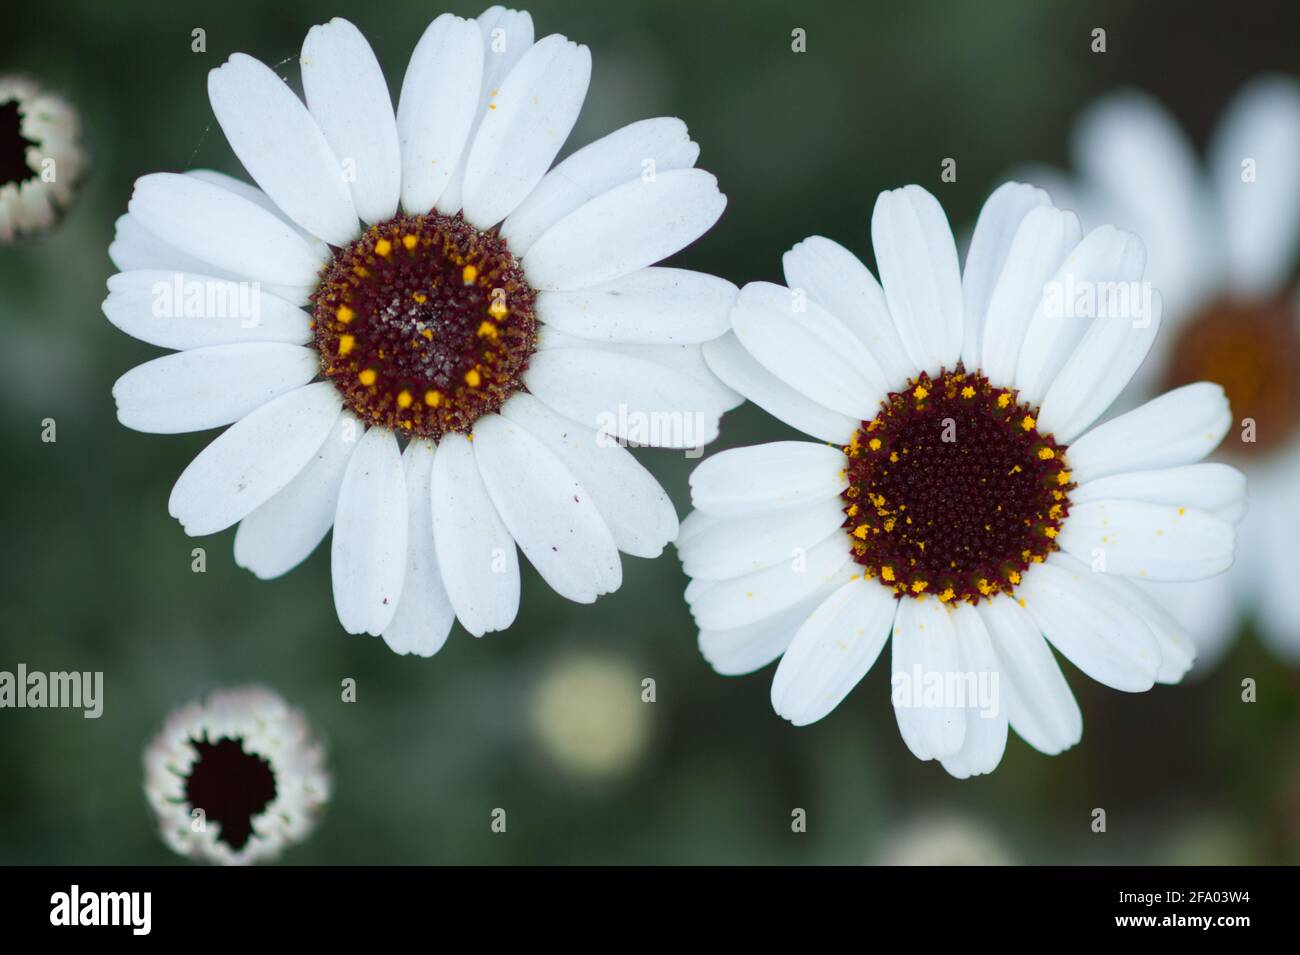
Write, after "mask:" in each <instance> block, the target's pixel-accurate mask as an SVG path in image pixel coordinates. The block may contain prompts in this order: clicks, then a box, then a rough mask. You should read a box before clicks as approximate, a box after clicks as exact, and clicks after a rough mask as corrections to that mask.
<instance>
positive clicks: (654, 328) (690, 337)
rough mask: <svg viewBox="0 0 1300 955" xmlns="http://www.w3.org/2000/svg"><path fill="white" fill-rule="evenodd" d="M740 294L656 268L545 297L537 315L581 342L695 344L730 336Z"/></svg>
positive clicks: (693, 275)
mask: <svg viewBox="0 0 1300 955" xmlns="http://www.w3.org/2000/svg"><path fill="white" fill-rule="evenodd" d="M736 294H737V290H736V286H734V285H732V284H731V283H730V282H728V281H727V280H726V279H720V278H716V277H714V276H712V275H706V274H704V273H703V272H688V271H687V270H685V269H670V268H658V267H652V268H648V269H642V270H641V271H639V272H633V273H631V274H630V275H625V276H623V277H622V278H617V279H614V280H613V281H610V282H604V283H602V284H600V285H595V286H592V287H591V288H586V289H580V290H578V291H574V292H541V293H540V294H539V295H538V296H537V315H538V317H539V318H540V319H541V320H542V321H543V322H546V324H548V325H551V326H552V327H554V328H558V329H559V330H560V331H562V332H565V333H567V334H569V335H577V336H578V337H580V338H591V339H597V340H600V341H607V342H630V343H633V344H678V345H680V344H690V343H698V342H706V341H709V340H710V339H713V338H717V337H718V336H719V335H721V334H723V333H724V332H726V331H727V329H728V328H729V327H730V323H731V306H732V305H733V304H735V301H736Z"/></svg>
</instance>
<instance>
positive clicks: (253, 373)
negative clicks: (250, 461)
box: [113, 342, 320, 434]
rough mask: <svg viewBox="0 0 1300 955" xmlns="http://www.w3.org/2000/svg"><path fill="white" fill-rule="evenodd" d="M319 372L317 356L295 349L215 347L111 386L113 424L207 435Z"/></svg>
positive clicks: (151, 366)
mask: <svg viewBox="0 0 1300 955" xmlns="http://www.w3.org/2000/svg"><path fill="white" fill-rule="evenodd" d="M319 371H320V357H319V356H318V355H317V354H316V352H315V351H313V350H312V349H310V348H303V347H301V346H299V345H285V344H282V343H280V342H247V343H241V344H237V345H213V346H211V347H209V348H195V349H192V350H190V351H183V352H177V353H176V354H173V355H164V356H163V357H162V358H155V359H154V360H153V361H148V362H145V363H144V364H143V365H137V366H136V367H135V368H132V369H131V370H130V371H128V372H127V373H126V374H125V375H123V376H122V377H121V378H119V379H118V380H117V383H116V384H114V385H113V399H114V400H115V401H116V402H117V419H118V420H119V421H120V422H122V424H124V425H126V426H127V427H128V428H134V429H135V430H136V431H152V432H154V433H155V434H180V433H182V432H185V431H206V430H207V429H208V428H219V427H221V426H222V425H227V424H231V423H233V422H235V421H238V420H239V419H240V418H242V417H244V415H246V414H248V413H249V412H250V411H253V410H254V409H255V408H259V407H261V406H262V405H264V404H266V403H267V402H268V401H270V400H271V399H272V398H276V397H279V396H280V395H283V394H285V393H286V392H289V391H293V390H294V389H295V388H298V387H300V386H302V385H305V384H307V382H309V381H311V380H312V379H313V378H315V377H316V375H317V373H318V372H319Z"/></svg>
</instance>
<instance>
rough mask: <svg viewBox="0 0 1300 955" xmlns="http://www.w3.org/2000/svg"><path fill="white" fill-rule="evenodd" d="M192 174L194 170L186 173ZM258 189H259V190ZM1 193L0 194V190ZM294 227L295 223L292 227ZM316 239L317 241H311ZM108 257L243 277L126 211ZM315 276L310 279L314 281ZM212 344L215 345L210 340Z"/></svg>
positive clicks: (125, 264) (291, 296)
mask: <svg viewBox="0 0 1300 955" xmlns="http://www.w3.org/2000/svg"><path fill="white" fill-rule="evenodd" d="M186 175H189V176H194V175H195V173H193V172H191V173H186ZM259 192H260V190H259ZM0 195H3V193H0ZM292 228H293V229H295V230H296V229H297V226H293V227H292ZM312 241H317V240H312ZM108 257H109V258H110V259H111V260H112V262H113V264H114V265H116V266H117V267H118V268H119V269H121V270H122V272H123V273H127V272H138V271H158V272H163V273H165V274H167V275H174V274H175V273H177V272H182V273H188V274H192V275H204V276H210V277H212V278H214V279H221V280H222V281H227V282H228V281H244V279H243V278H242V277H241V276H239V275H236V274H235V273H234V272H231V271H229V270H227V269H222V268H219V267H217V266H215V265H213V264H212V263H211V262H204V261H203V260H202V259H199V258H196V257H194V256H192V255H189V254H187V253H185V252H182V251H181V250H180V249H178V248H176V247H175V246H174V245H171V244H169V243H167V242H164V241H163V240H162V239H160V238H158V236H156V235H154V234H153V233H152V232H150V231H149V230H148V229H146V228H145V227H144V226H142V225H141V224H140V220H139V219H137V218H136V217H135V216H133V215H131V214H130V213H126V214H125V215H121V216H118V218H117V223H116V225H115V226H114V231H113V241H112V242H111V243H110V244H109V247H108ZM315 281H316V280H315V278H314V277H313V278H312V282H313V283H315ZM257 285H260V286H261V287H262V290H263V291H265V292H269V293H271V294H272V295H275V296H277V297H278V298H282V299H284V300H285V301H286V302H289V303H290V304H291V305H306V304H308V303H309V301H310V299H311V293H312V287H311V286H308V285H277V284H275V283H273V282H246V283H245V286H244V287H246V288H250V289H251V288H253V287H256V286H257ZM213 344H218V343H217V342H213Z"/></svg>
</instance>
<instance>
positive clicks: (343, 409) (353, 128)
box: [104, 7, 741, 656]
mask: <svg viewBox="0 0 1300 955" xmlns="http://www.w3.org/2000/svg"><path fill="white" fill-rule="evenodd" d="M300 62H301V66H302V82H303V88H304V90H305V93H306V104H305V105H304V103H303V102H302V101H301V100H300V99H299V98H298V97H297V96H295V95H294V94H293V92H292V91H291V90H290V88H289V86H288V85H287V84H286V83H285V82H284V81H282V80H281V79H280V78H279V77H278V76H276V74H275V73H273V72H272V71H271V70H270V69H268V68H267V67H266V66H264V65H262V64H261V63H259V62H258V61H257V60H254V59H252V58H250V57H248V56H244V55H242V54H236V55H235V56H233V57H231V59H230V61H229V62H228V63H226V64H225V65H224V66H222V67H221V68H219V69H217V70H214V71H213V72H212V73H211V74H210V76H209V83H208V87H209V95H210V99H211V101H212V107H213V111H214V113H215V114H216V117H217V120H218V122H219V123H220V124H221V127H222V129H223V130H224V131H225V133H226V137H227V139H228V140H229V141H230V143H231V146H232V147H233V149H234V151H235V154H236V155H237V156H238V157H239V159H240V161H241V162H242V163H243V164H244V167H245V168H246V169H247V170H248V172H249V174H250V175H251V176H252V178H253V179H254V180H255V181H256V182H257V187H253V186H250V185H247V184H244V183H241V182H238V181H236V180H234V179H231V178H229V177H226V176H222V175H219V174H217V173H213V172H192V173H188V174H184V175H177V174H172V173H159V174H155V175H149V176H145V177H143V178H142V179H140V180H139V181H138V182H137V183H136V185H135V192H134V195H133V196H132V198H131V201H130V204H129V212H128V214H127V215H125V216H123V217H122V218H121V219H119V220H118V225H117V236H116V239H115V241H114V243H113V246H112V248H111V249H110V254H111V256H112V259H113V262H114V263H115V264H116V265H117V266H118V268H120V269H121V270H122V271H121V272H120V273H119V274H117V275H115V276H113V277H112V278H111V279H110V280H109V290H110V294H109V297H108V299H107V301H106V302H105V303H104V311H105V314H107V316H108V318H109V320H110V321H112V322H113V323H114V324H115V325H117V326H118V327H119V328H121V329H122V330H124V331H126V332H128V333H129V334H131V335H134V336H135V337H137V338H141V339H143V340H144V341H147V342H149V343H151V344H155V345H160V346H163V347H166V348H173V349H179V350H180V351H179V353H178V354H174V355H169V356H166V357H163V358H159V359H157V360H155V361H151V362H149V363H147V364H144V365H141V366H140V367H138V368H135V369H133V370H132V371H131V372H129V373H128V374H126V375H124V376H123V377H122V378H121V379H120V380H119V381H118V382H117V384H116V385H115V387H114V396H115V397H116V399H117V404H118V417H119V419H120V420H121V421H122V423H123V424H126V425H127V426H128V427H131V428H135V429H137V430H141V431H154V432H162V433H174V432H183V431H198V430H203V429H207V428H215V427H220V426H224V425H228V424H233V426H232V427H231V428H230V429H229V430H227V431H226V432H225V433H224V434H222V435H221V436H220V437H218V438H217V439H216V440H215V441H213V442H212V444H210V445H209V446H208V447H207V448H206V449H205V450H204V451H203V452H202V453H201V454H200V455H199V456H198V457H197V458H196V459H195V460H194V462H193V463H192V464H191V465H190V466H189V467H188V468H187V469H186V470H185V472H184V473H183V474H182V475H181V477H180V479H179V480H178V481H177V482H176V486H175V489H174V490H173V492H172V495H171V501H170V505H169V506H170V511H171V513H172V515H173V516H175V517H176V518H177V519H178V520H180V522H181V523H182V525H183V526H184V528H185V530H186V532H187V533H189V534H191V535H202V534H212V533H216V532H218V531H221V530H223V529H225V528H227V527H230V526H232V525H234V524H236V523H238V524H239V531H238V533H237V535H236V537H235V559H236V561H237V562H238V563H239V564H240V565H241V566H244V567H247V568H248V569H250V570H251V571H253V573H255V574H257V575H258V576H259V577H262V578H272V577H276V576H279V575H280V574H283V573H285V572H286V571H288V570H290V569H291V568H292V567H294V566H295V565H297V564H298V563H300V562H301V561H302V560H303V559H304V558H306V557H307V555H308V554H310V553H311V552H312V550H313V549H314V548H315V547H316V546H317V544H319V543H320V541H321V540H322V539H323V538H324V536H325V534H326V533H327V532H328V531H329V530H330V528H331V526H332V527H333V529H334V537H333V546H332V567H333V571H332V572H333V584H334V601H335V606H336V608H337V611H338V616H339V620H340V622H341V623H342V625H343V627H344V628H345V629H346V630H348V631H349V632H351V633H363V632H364V633H371V634H376V635H379V634H382V636H383V637H384V639H385V640H386V641H387V643H388V644H389V646H391V647H392V648H393V649H394V650H396V651H398V652H401V653H408V652H409V653H415V654H420V655H423V656H428V655H430V654H433V653H435V652H436V651H437V650H438V649H439V648H440V647H441V646H442V644H443V642H444V641H445V639H446V637H447V633H448V631H449V629H450V627H451V623H452V619H453V617H455V618H457V619H459V620H460V622H461V624H462V625H463V626H464V627H465V629H466V630H468V631H469V632H470V633H473V634H474V635H476V636H479V635H482V634H483V633H485V632H488V631H493V630H501V629H504V628H506V627H508V626H509V625H510V623H511V622H512V621H513V620H514V618H515V614H516V611H517V609H518V604H519V564H518V557H517V555H516V545H518V547H519V549H520V550H522V551H523V553H524V555H525V556H526V557H527V558H528V559H529V561H531V563H532V564H533V566H534V567H536V568H537V570H538V572H539V573H540V574H541V576H542V578H543V579H544V580H545V581H546V582H547V583H548V584H549V585H550V586H551V587H552V588H553V589H554V590H555V591H556V592H557V593H559V594H561V595H562V596H564V597H567V598H569V599H571V600H575V601H579V602H584V603H589V602H591V601H594V600H595V599H596V597H597V596H599V595H601V594H605V593H610V592H611V591H614V590H616V589H617V588H618V587H619V584H620V583H621V580H622V570H621V565H620V558H619V552H620V551H622V552H624V553H627V554H633V555H636V556H641V557H653V556H655V555H657V554H659V553H660V552H661V550H662V549H663V546H664V544H665V543H667V542H668V541H671V540H672V539H673V538H674V536H675V535H676V533H677V517H676V514H675V513H674V510H673V507H672V504H671V502H670V501H669V499H668V497H667V495H666V494H665V493H664V491H663V489H662V488H661V487H660V486H659V484H658V483H657V482H656V481H655V479H654V478H653V477H652V476H651V475H650V474H649V472H647V471H646V470H645V469H644V468H643V467H642V466H641V465H640V464H639V463H638V462H637V461H636V460H634V458H633V457H632V455H631V454H630V453H629V452H628V450H627V449H626V448H625V447H622V446H620V443H621V442H631V443H637V444H653V445H657V446H661V447H690V448H693V447H696V446H698V445H701V444H703V443H706V442H708V441H710V440H712V439H713V438H714V437H715V436H716V435H717V427H718V418H719V416H720V415H721V414H722V413H723V411H725V410H726V409H727V408H730V407H734V406H735V405H736V404H738V403H739V402H740V400H741V398H740V396H739V395H737V394H736V393H735V392H733V391H731V390H730V389H728V388H726V387H724V386H723V385H722V384H721V383H720V382H718V381H717V379H716V378H715V377H714V376H713V375H712V374H711V373H710V372H709V370H708V368H707V366H706V365H705V363H704V360H703V356H702V353H701V350H700V343H701V342H703V341H706V340H708V339H709V338H712V337H715V336H717V335H720V334H722V333H723V332H724V331H725V330H726V328H727V321H728V319H727V315H728V312H729V310H730V307H731V305H732V304H733V302H734V299H735V296H736V288H735V286H733V285H731V283H729V282H726V281H723V280H722V279H718V278H714V277H713V276H709V275H703V274H700V273H697V272H690V271H686V270H682V269H676V268H661V267H655V266H654V265H653V263H655V262H657V261H659V260H660V259H663V258H664V257H666V256H669V255H672V254H674V253H675V252H677V251H679V250H680V249H682V248H684V247H685V246H687V245H689V244H690V243H691V242H693V241H695V239H697V238H698V237H699V236H700V235H702V234H703V233H704V232H705V231H707V230H708V229H709V228H710V227H711V226H712V225H713V224H714V222H716V221H717V219H718V217H719V216H720V215H721V213H722V209H723V206H724V205H725V203H726V200H725V198H724V197H723V195H722V194H721V193H720V192H719V191H718V188H717V183H716V181H715V179H714V177H713V176H712V175H710V174H709V173H707V172H704V171H702V170H698V169H695V168H694V165H695V160H696V157H697V156H698V154H699V147H698V146H697V145H696V144H695V143H694V142H692V141H691V139H690V137H689V136H688V135H687V131H686V126H685V125H684V124H683V123H682V122H681V120H678V119H672V118H660V119H650V120H644V121H642V122H638V123H633V124H632V125H630V126H626V127H624V128H623V129H620V130H618V131H617V132H614V133H612V134H610V135H608V136H606V137H605V138H603V139H600V140H597V141H596V142H594V143H592V144H590V145H588V146H586V147H584V148H582V149H579V150H578V151H576V152H574V153H573V154H572V155H570V156H569V157H568V158H566V159H565V160H564V161H562V162H560V163H559V164H558V165H556V166H555V168H554V169H550V171H549V172H548V169H549V167H550V166H551V163H552V161H553V160H554V159H555V156H556V154H557V153H558V152H559V150H560V148H561V146H562V145H563V144H564V141H565V139H566V137H567V136H568V134H569V131H570V129H571V127H572V126H573V124H574V122H575V120H576V119H577V116H578V111H579V109H580V108H581V106H582V103H583V99H584V98H585V96H586V92H587V86H588V80H589V78H590V73H591V59H590V54H589V52H588V50H587V48H586V47H584V46H579V45H577V44H575V43H571V42H570V41H568V40H566V39H565V38H564V37H562V36H558V35H552V36H548V37H544V38H543V39H541V40H538V41H537V42H536V43H534V42H533V24H532V20H531V18H530V17H529V15H528V14H527V13H521V12H516V11H513V10H505V9H503V8H501V7H492V8H491V9H489V10H488V11H486V12H485V13H484V14H483V15H482V16H480V17H479V18H478V19H477V20H465V19H461V18H460V17H455V16H452V15H450V14H445V15H443V16H440V17H439V18H438V19H436V20H434V21H433V23H432V24H431V25H430V26H429V28H428V30H426V31H425V33H424V36H423V37H422V38H421V39H420V41H419V43H418V44H417V45H416V48H415V52H414V54H413V55H412V58H411V62H410V65H409V67H408V68H407V72H406V79H405V81H404V82H403V84H402V92H401V97H400V100H399V102H398V107H397V110H396V114H394V111H393V108H392V105H391V103H390V100H389V95H388V87H387V85H386V83H385V80H384V77H383V74H382V73H381V71H380V68H379V64H378V63H377V62H376V60H375V57H374V54H373V53H372V52H371V50H370V47H369V46H368V45H367V43H366V41H365V39H364V38H363V37H362V36H361V34H360V33H359V32H358V31H357V29H356V28H355V27H354V26H353V25H352V24H350V23H348V22H347V21H345V20H338V19H336V20H332V21H330V23H329V24H327V25H325V26H317V27H314V28H313V29H312V30H311V31H310V32H309V33H308V35H307V39H306V41H305V42H304V44H303V49H302V56H301V61H300ZM358 218H360V220H362V222H364V223H365V224H366V225H363V224H362V223H359V222H358ZM303 306H306V307H307V308H306V310H305V309H304V308H303ZM251 313H256V314H251ZM367 428H368V430H366V429H367ZM363 431H364V434H363V433H362V432H363ZM403 443H404V444H405V450H403Z"/></svg>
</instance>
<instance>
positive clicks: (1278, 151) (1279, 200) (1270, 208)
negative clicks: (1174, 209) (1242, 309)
mask: <svg viewBox="0 0 1300 955" xmlns="http://www.w3.org/2000/svg"><path fill="white" fill-rule="evenodd" d="M1247 161H1249V163H1250V167H1249V171H1250V172H1251V173H1253V175H1251V176H1250V177H1247V176H1246V172H1247V167H1246V165H1245V164H1246V163H1247ZM1297 166H1300V83H1297V82H1296V80H1295V79H1294V78H1293V77H1290V76H1282V75H1270V76H1263V77H1260V78H1258V79H1256V80H1255V81H1253V82H1252V83H1250V84H1249V85H1247V86H1246V87H1245V88H1244V89H1243V90H1242V91H1241V92H1240V93H1238V94H1237V96H1236V97H1235V98H1234V99H1233V101H1232V103H1231V104H1229V106H1228V110H1227V112H1226V113H1225V114H1224V117H1223V119H1222V120H1221V121H1220V123H1219V128H1218V129H1217V130H1216V131H1215V135H1214V138H1213V140H1212V141H1211V143H1210V171H1211V179H1212V181H1213V185H1214V191H1215V193H1216V195H1217V198H1218V200H1219V206H1220V211H1221V213H1222V215H1223V223H1224V228H1225V231H1226V235H1225V239H1226V240H1227V241H1226V243H1225V244H1226V246H1227V253H1228V262H1229V265H1228V273H1229V279H1230V280H1231V282H1232V285H1233V288H1234V291H1236V292H1238V293H1239V294H1242V295H1261V294H1263V295H1267V294H1270V293H1272V292H1275V291H1276V290H1277V288H1278V287H1279V286H1280V285H1282V284H1283V283H1285V282H1286V280H1287V278H1288V277H1289V276H1290V275H1291V274H1292V269H1293V268H1294V267H1295V256H1296V248H1297V244H1300V176H1297V175H1296V168H1297Z"/></svg>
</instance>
